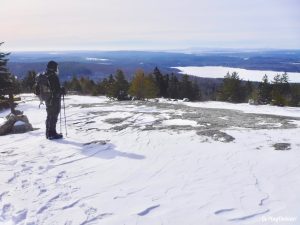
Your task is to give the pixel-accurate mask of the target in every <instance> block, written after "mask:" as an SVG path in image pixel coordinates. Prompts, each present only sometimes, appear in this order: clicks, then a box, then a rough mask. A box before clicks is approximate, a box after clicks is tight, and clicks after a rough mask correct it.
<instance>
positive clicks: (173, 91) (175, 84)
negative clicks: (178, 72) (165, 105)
mask: <svg viewBox="0 0 300 225" xmlns="http://www.w3.org/2000/svg"><path fill="white" fill-rule="evenodd" d="M179 89H180V87H179V81H178V79H177V77H176V76H175V75H174V74H171V78H170V80H169V87H168V89H167V93H168V96H169V98H174V99H178V98H179Z"/></svg>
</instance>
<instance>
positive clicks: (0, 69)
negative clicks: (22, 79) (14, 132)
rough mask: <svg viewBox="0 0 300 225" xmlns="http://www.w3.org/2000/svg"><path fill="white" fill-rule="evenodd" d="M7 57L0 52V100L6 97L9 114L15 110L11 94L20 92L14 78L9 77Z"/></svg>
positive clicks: (0, 43) (6, 54)
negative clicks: (9, 109)
mask: <svg viewBox="0 0 300 225" xmlns="http://www.w3.org/2000/svg"><path fill="white" fill-rule="evenodd" d="M3 43H4V42H0V47H1V45H2V44H3ZM8 55H9V53H3V52H0V99H4V96H5V95H8V96H9V105H10V108H11V112H12V113H14V112H15V109H14V100H13V99H14V97H13V94H16V93H19V91H20V90H19V84H18V82H17V80H16V78H15V77H14V76H12V75H11V73H10V72H9V70H8V68H7V62H8V59H7V56H8ZM4 102H5V101H4ZM4 104H5V103H4ZM0 107H1V106H0Z"/></svg>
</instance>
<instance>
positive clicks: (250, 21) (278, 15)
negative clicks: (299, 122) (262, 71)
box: [0, 0, 300, 50]
mask: <svg viewBox="0 0 300 225" xmlns="http://www.w3.org/2000/svg"><path fill="white" fill-rule="evenodd" d="M0 32H1V33H0V41H5V42H6V44H5V48H7V49H8V50H70V49H78V50H80V49H87V50H89V49H90V50H130V49H135V50H168V49H185V48H190V47H209V48H298V49H300V1H299V0H248V1H246V0H184V1H183V0H180V1H179V0H151V1H150V0H1V2H0Z"/></svg>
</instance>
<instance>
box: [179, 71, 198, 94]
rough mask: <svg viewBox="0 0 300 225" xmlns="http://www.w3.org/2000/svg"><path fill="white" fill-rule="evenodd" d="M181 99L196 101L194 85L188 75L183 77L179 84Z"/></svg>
mask: <svg viewBox="0 0 300 225" xmlns="http://www.w3.org/2000/svg"><path fill="white" fill-rule="evenodd" d="M179 88H180V89H179V97H180V98H181V99H183V98H188V99H189V100H194V96H193V95H194V93H193V84H192V82H191V81H190V78H189V76H188V75H183V76H182V79H181V81H180V84H179Z"/></svg>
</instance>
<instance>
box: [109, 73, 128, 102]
mask: <svg viewBox="0 0 300 225" xmlns="http://www.w3.org/2000/svg"><path fill="white" fill-rule="evenodd" d="M110 88H111V89H112V90H111V94H112V97H114V98H117V99H118V100H126V99H127V98H128V89H129V84H128V81H127V80H126V79H125V76H124V73H123V71H122V70H117V72H116V74H115V81H114V82H112V85H111V87H110Z"/></svg>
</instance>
